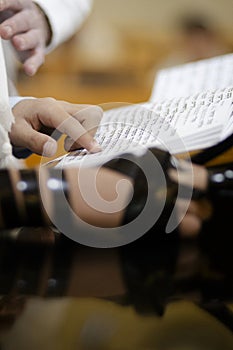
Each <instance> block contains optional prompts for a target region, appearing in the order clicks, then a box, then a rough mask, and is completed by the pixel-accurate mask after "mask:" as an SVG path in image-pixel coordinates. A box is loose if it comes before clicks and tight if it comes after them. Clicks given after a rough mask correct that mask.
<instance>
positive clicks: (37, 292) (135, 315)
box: [0, 228, 233, 350]
mask: <svg viewBox="0 0 233 350" xmlns="http://www.w3.org/2000/svg"><path fill="white" fill-rule="evenodd" d="M222 238H223V239H224V237H222ZM0 240H1V244H0V289H1V292H0V293H1V296H2V297H1V300H0V328H1V333H0V334H1V336H0V342H1V349H6V350H8V349H12V350H13V349H15V350H21V349H23V350H24V349H25V350H27V349H38V350H40V349H43V350H44V349H46V350H47V349H48V350H49V349H52V350H53V349H54V350H57V349H62V350H63V349H64V350H65V349H140V350H141V349H161V350H162V349H163V350H164V349H177V350H178V349H187V350H188V349H192V350H193V349H198V350H200V349H203V350H204V349H205V350H206V349H219V350H222V349H224V350H228V349H229V350H230V349H232V348H233V335H232V330H233V324H232V321H233V314H232V312H233V303H232V296H233V294H232V292H233V281H232V262H233V260H232V249H231V247H230V248H229V242H227V241H226V246H225V245H224V244H223V250H222V247H221V244H220V245H219V251H218V256H217V260H218V259H220V261H217V265H218V263H219V265H218V268H216V270H215V269H212V268H211V264H212V265H215V261H214V264H213V261H212V262H211V259H210V260H209V261H208V259H209V257H208V256H207V255H208V254H207V255H206V256H204V259H203V260H200V251H199V250H198V248H197V243H193V242H192V243H190V242H179V247H178V248H179V259H178V263H177V260H176V268H175V270H176V269H177V270H178V271H175V274H174V275H173V277H172V279H171V282H172V283H173V282H175V284H177V285H178V286H179V288H178V293H177V292H176V293H175V294H174V295H172V296H171V298H170V300H169V301H168V302H165V307H164V309H163V310H162V312H161V309H160V307H158V305H159V303H160V302H161V298H162V299H163V296H164V294H166V288H165V289H164V290H163V288H161V290H160V287H159V288H158V290H157V289H156V290H155V291H153V293H154V294H151V292H150V291H149V289H148V288H147V283H146V284H144V285H143V286H139V288H140V293H141V296H140V301H139V307H138V306H136V307H135V305H134V303H132V302H128V301H127V299H125V298H124V297H122V295H123V294H124V293H125V291H124V286H123V285H122V280H121V278H120V277H119V270H121V269H122V262H121V260H122V259H121V256H122V252H121V249H119V248H113V249H96V248H91V247H84V246H81V245H79V244H78V243H76V242H74V241H71V240H70V239H68V238H66V237H65V236H63V235H62V234H60V233H58V232H56V231H54V230H52V229H47V228H27V229H26V228H21V229H19V230H14V231H4V232H1V239H0ZM230 242H231V241H230ZM211 244H214V239H213V242H212V243H211ZM138 248H139V249H138ZM135 252H136V254H139V255H137V266H138V268H139V270H140V269H141V266H142V265H143V264H144V266H145V265H146V263H148V261H149V263H150V270H151V269H152V270H153V269H154V271H152V275H151V276H152V277H153V278H158V281H161V283H162V284H163V277H162V278H161V276H163V275H161V274H162V272H163V271H164V267H166V264H167V261H168V260H167V257H168V256H171V257H172V256H173V255H174V254H176V252H177V245H176V241H175V240H174V242H173V243H172V245H171V246H167V245H164V244H162V243H161V242H159V241H157V240H154V238H152V241H150V238H148V241H147V238H145V239H144V241H143V240H141V241H140V242H139V244H138V245H136V248H135ZM135 252H134V249H133V251H132V250H131V251H130V252H129V254H131V255H132V254H134V253H135ZM126 253H127V254H128V251H126ZM116 256H118V257H117V259H115V257H116ZM143 256H144V258H145V257H146V258H145V259H144V258H143ZM169 259H170V258H169ZM139 260H140V261H139ZM144 260H145V261H146V263H145V261H144ZM198 261H199V262H198ZM200 261H201V262H202V263H203V262H204V264H205V265H204V266H205V267H204V268H203V266H202V267H201V269H202V278H203V279H202V280H197V279H196V274H195V272H194V270H193V266H197V265H200ZM116 262H117V264H118V265H119V266H120V269H119V266H118V267H117V265H116ZM177 265H179V269H178V268H177ZM142 271H143V270H142ZM144 282H145V281H144ZM147 282H148V281H147ZM177 282H178V283H177ZM199 287H200V288H199ZM198 289H200V290H202V293H203V296H202V301H201V302H200V290H198ZM148 291H149V292H148ZM135 292H136V294H137V291H135ZM157 292H158V295H159V297H158V296H157ZM158 298H159V299H158ZM154 300H156V302H155V303H154ZM158 300H159V303H158V304H157V302H158Z"/></svg>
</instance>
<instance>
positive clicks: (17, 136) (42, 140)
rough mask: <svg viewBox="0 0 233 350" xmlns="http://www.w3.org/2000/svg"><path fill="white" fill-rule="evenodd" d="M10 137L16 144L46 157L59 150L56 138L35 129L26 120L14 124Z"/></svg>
mask: <svg viewBox="0 0 233 350" xmlns="http://www.w3.org/2000/svg"><path fill="white" fill-rule="evenodd" d="M10 138H11V142H12V143H13V144H14V145H15V146H21V147H25V148H29V149H30V150H31V151H32V152H34V153H37V154H40V155H42V154H43V155H44V156H46V157H51V156H53V155H54V154H55V153H56V151H57V143H56V141H55V140H54V139H52V138H51V137H49V136H48V135H45V134H42V133H40V132H38V131H36V130H34V129H33V128H32V127H31V126H30V124H28V123H26V122H25V121H22V122H21V123H18V124H13V127H12V130H11V133H10Z"/></svg>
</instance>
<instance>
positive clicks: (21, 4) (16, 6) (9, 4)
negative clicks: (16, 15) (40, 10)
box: [0, 0, 30, 11]
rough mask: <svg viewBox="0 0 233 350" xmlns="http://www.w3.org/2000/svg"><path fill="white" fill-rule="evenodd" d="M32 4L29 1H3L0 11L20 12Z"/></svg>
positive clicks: (0, 2)
mask: <svg viewBox="0 0 233 350" xmlns="http://www.w3.org/2000/svg"><path fill="white" fill-rule="evenodd" d="M29 4H30V1H29V0H1V1H0V11H5V10H8V9H10V10H14V11H20V10H22V9H24V8H25V7H27V6H28V5H29Z"/></svg>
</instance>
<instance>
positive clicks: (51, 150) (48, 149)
mask: <svg viewBox="0 0 233 350" xmlns="http://www.w3.org/2000/svg"><path fill="white" fill-rule="evenodd" d="M56 151H57V143H56V141H54V142H52V141H47V142H46V143H45V144H44V148H43V156H46V157H52V156H54V154H55V153H56Z"/></svg>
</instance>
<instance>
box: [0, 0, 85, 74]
mask: <svg viewBox="0 0 233 350" xmlns="http://www.w3.org/2000/svg"><path fill="white" fill-rule="evenodd" d="M90 8H91V0H63V1H58V0H46V1H44V0H38V1H31V0H22V1H19V0H4V1H1V4H0V23H1V24H0V35H1V37H2V38H3V39H5V40H10V41H11V42H12V44H13V46H14V48H15V49H16V50H17V52H18V54H19V57H20V59H21V61H22V62H23V63H24V70H25V72H26V73H27V74H28V75H34V74H35V73H36V71H37V70H38V68H39V67H40V66H41V65H42V64H43V63H44V57H45V54H46V53H47V52H49V51H51V50H52V49H54V48H55V47H57V46H58V45H59V44H61V43H62V42H63V41H65V40H67V39H68V38H69V37H70V36H71V35H73V34H74V33H75V32H76V30H77V29H78V28H79V27H80V26H81V24H82V22H83V21H84V19H85V18H86V16H87V15H88V13H89V12H90Z"/></svg>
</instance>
